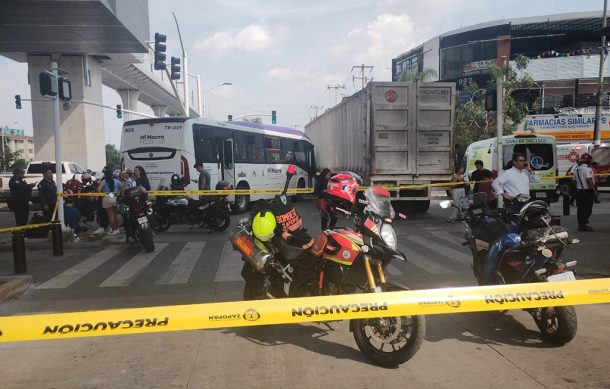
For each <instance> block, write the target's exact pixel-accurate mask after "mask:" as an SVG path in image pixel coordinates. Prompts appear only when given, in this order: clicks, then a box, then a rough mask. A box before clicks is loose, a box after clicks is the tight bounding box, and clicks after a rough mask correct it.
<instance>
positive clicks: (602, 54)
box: [593, 0, 608, 146]
mask: <svg viewBox="0 0 610 389" xmlns="http://www.w3.org/2000/svg"><path fill="white" fill-rule="evenodd" d="M607 8H608V0H604V16H602V37H601V46H600V50H599V85H598V86H597V102H596V104H595V124H594V126H595V127H594V128H593V139H594V141H595V145H597V146H599V145H600V144H601V142H602V136H601V135H602V132H601V128H600V122H601V120H600V119H601V110H602V107H601V105H602V94H603V93H604V61H605V59H606V31H605V29H606V11H607Z"/></svg>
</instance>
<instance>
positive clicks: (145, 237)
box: [140, 230, 155, 253]
mask: <svg viewBox="0 0 610 389" xmlns="http://www.w3.org/2000/svg"><path fill="white" fill-rule="evenodd" d="M140 239H141V241H142V244H143V245H144V250H146V252H147V253H152V252H153V251H155V241H154V240H153V232H152V230H144V231H142V232H141V233H140Z"/></svg>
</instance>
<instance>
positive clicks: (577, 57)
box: [392, 12, 610, 131]
mask: <svg viewBox="0 0 610 389" xmlns="http://www.w3.org/2000/svg"><path fill="white" fill-rule="evenodd" d="M601 25H602V12H580V13H570V14H560V15H547V16H536V17H530V18H519V19H503V20H496V21H492V22H487V23H481V24H477V25H473V26H468V27H463V28H460V29H457V30H454V31H449V32H446V33H444V34H441V35H439V36H436V37H434V38H432V39H430V40H428V41H426V42H424V43H423V44H421V45H419V46H418V47H415V48H414V49H412V50H410V51H408V52H406V53H404V54H401V55H400V56H398V57H396V58H394V59H393V60H392V79H393V80H398V78H399V77H400V74H401V73H402V72H404V71H407V72H418V71H419V72H421V71H423V70H424V69H433V70H435V71H436V73H437V76H438V77H437V79H436V80H433V81H437V80H438V81H452V82H455V83H456V85H457V89H458V91H462V92H460V96H459V97H460V99H461V100H462V101H463V100H467V99H468V98H470V97H471V96H470V95H469V94H468V93H465V92H463V89H464V87H465V86H467V85H469V84H471V83H472V82H476V83H477V86H478V87H479V88H485V87H486V84H487V81H488V80H489V66H490V65H492V64H495V65H500V64H501V63H502V61H508V63H510V64H511V66H513V68H515V59H516V58H517V57H518V56H520V55H523V56H526V57H528V58H529V64H528V66H527V69H526V70H525V71H526V72H527V73H528V74H529V75H531V76H532V78H533V79H534V80H535V81H536V82H537V89H536V90H528V91H523V93H522V94H521V96H519V95H517V96H515V97H516V98H522V99H528V100H530V101H532V100H535V99H538V98H539V99H540V108H539V109H538V111H537V112H532V114H537V115H540V114H551V115H572V116H578V115H579V114H587V113H592V112H594V108H593V109H591V107H592V106H594V105H595V101H596V98H595V94H596V92H597V85H598V77H599V61H600V58H599V53H600V35H599V30H600V29H601ZM603 72H604V77H608V75H609V73H610V61H606V63H605V64H604V69H603ZM609 90H610V88H609V87H608V85H607V83H604V91H605V92H608V91H609ZM603 104H604V106H605V107H607V106H608V96H607V95H605V96H604V100H603ZM566 131H569V129H566Z"/></svg>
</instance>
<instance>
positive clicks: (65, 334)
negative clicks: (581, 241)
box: [0, 278, 610, 342]
mask: <svg viewBox="0 0 610 389" xmlns="http://www.w3.org/2000/svg"><path fill="white" fill-rule="evenodd" d="M601 303H610V278H604V279H595V280H582V281H566V282H548V283H535V284H518V285H500V286H482V287H461V288H446V289H430V290H416V291H400V292H385V293H366V294H352V295H337V296H323V297H304V298H291V299H277V300H256V301H239V302H226V303H209V304H193V305H175V306H160V307H150V308H133V309H117V310H107V311H91V312H73V313H58V314H41V315H27V316H9V317H0V341H3V342H10V341H23V340H40V339H64V338H79V337H88V336H107V335H126V334H139V333H152V332H166V331H179V330H195V329H211V328H227V327H244V326H256V325H269V324H291V323H300V322H320V321H330V320H345V319H358V318H372V317H384V316H400V315H424V314H425V315H432V314H441V313H465V312H478V311H493V310H505V309H520V308H535V307H547V306H562V305H581V304H601Z"/></svg>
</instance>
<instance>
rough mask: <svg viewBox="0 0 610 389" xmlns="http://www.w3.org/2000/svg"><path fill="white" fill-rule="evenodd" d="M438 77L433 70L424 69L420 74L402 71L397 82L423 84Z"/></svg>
mask: <svg viewBox="0 0 610 389" xmlns="http://www.w3.org/2000/svg"><path fill="white" fill-rule="evenodd" d="M437 77H438V73H436V70H434V69H424V70H423V71H421V72H413V71H407V70H405V71H403V72H402V73H400V76H399V78H398V79H399V80H400V81H418V82H425V81H430V80H432V79H434V78H437Z"/></svg>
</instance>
